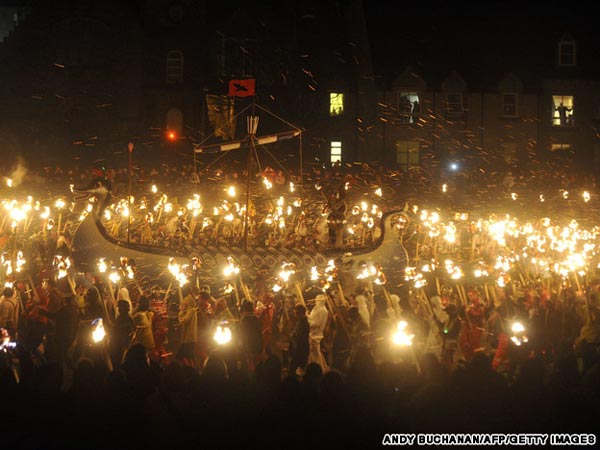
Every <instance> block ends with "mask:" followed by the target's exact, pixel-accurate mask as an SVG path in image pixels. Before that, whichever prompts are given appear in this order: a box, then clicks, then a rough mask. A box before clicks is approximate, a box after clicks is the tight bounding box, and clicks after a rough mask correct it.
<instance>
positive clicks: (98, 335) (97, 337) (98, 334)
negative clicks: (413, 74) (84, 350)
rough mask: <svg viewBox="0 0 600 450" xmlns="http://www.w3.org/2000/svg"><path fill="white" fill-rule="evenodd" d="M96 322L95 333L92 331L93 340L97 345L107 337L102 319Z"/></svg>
mask: <svg viewBox="0 0 600 450" xmlns="http://www.w3.org/2000/svg"><path fill="white" fill-rule="evenodd" d="M94 322H96V326H95V327H94V331H92V339H93V340H94V342H95V343H96V344H97V343H99V342H102V341H103V340H104V338H105V337H106V331H105V330H104V324H103V323H102V319H96V320H95V321H94Z"/></svg>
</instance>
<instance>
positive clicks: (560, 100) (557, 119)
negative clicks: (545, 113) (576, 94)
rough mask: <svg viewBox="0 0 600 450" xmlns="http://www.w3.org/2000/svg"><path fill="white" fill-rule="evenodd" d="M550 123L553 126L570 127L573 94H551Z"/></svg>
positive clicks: (571, 123) (571, 122)
mask: <svg viewBox="0 0 600 450" xmlns="http://www.w3.org/2000/svg"><path fill="white" fill-rule="evenodd" d="M552 125H553V126H555V127H572V126H573V125H574V123H573V96H571V95H553V96H552Z"/></svg>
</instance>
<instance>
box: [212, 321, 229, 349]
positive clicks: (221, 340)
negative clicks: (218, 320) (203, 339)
mask: <svg viewBox="0 0 600 450" xmlns="http://www.w3.org/2000/svg"><path fill="white" fill-rule="evenodd" d="M231 339H232V335H231V329H230V328H229V326H228V325H227V324H223V325H217V329H216V331H215V334H214V336H213V340H214V341H215V342H216V343H217V344H219V345H226V344H229V343H230V342H231Z"/></svg>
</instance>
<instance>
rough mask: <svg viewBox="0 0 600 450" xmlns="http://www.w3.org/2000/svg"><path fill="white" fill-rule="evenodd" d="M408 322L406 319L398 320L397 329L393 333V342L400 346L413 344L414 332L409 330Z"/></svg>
mask: <svg viewBox="0 0 600 450" xmlns="http://www.w3.org/2000/svg"><path fill="white" fill-rule="evenodd" d="M407 328H408V323H407V322H405V321H404V320H401V321H400V322H398V325H397V327H396V331H395V332H394V333H393V334H392V342H393V343H394V344H395V345H397V346H399V347H410V346H412V345H413V339H414V337H415V335H414V334H412V333H411V334H409V333H408V332H407Z"/></svg>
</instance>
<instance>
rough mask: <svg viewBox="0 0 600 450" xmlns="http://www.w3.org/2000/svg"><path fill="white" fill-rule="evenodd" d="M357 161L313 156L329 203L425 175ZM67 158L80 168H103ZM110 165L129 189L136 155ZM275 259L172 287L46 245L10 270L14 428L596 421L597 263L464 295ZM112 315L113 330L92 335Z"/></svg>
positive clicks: (348, 429) (49, 442) (5, 368)
mask: <svg viewBox="0 0 600 450" xmlns="http://www.w3.org/2000/svg"><path fill="white" fill-rule="evenodd" d="M189 169H190V168H189V167H188V168H187V171H186V172H185V174H184V173H182V172H181V171H180V170H179V169H177V170H175V171H174V172H173V173H171V171H170V169H169V170H167V169H165V171H166V172H165V173H163V176H164V177H166V178H164V180H167V179H170V180H173V181H172V182H173V188H174V189H176V187H175V185H177V184H178V183H179V184H182V181H181V180H188V181H186V183H187V182H191V183H192V184H197V183H198V182H199V183H200V184H203V183H204V181H205V180H204V178H203V177H202V176H200V177H199V179H196V177H193V179H191V181H190V179H189V175H190V173H193V171H192V170H189ZM155 172H157V173H154V172H152V171H150V172H148V173H147V174H145V173H142V171H139V172H138V175H137V178H138V181H136V183H141V182H142V181H143V180H144V179H145V178H144V176H145V175H147V177H148V180H147V181H148V182H149V183H151V182H155V178H154V177H157V176H158V175H159V174H158V171H155ZM350 172H352V171H350V170H349V169H348V170H346V169H345V168H343V167H341V166H340V167H333V168H330V169H328V170H322V169H319V167H315V170H314V171H313V173H312V174H311V176H312V177H313V179H312V180H311V184H317V183H318V184H320V185H321V186H323V187H324V188H325V191H327V193H328V194H329V195H325V196H324V197H323V196H322V197H321V199H320V203H319V204H318V205H317V209H318V210H320V212H322V211H326V212H327V213H328V214H329V215H332V214H333V213H334V212H335V211H336V208H337V207H339V205H340V203H343V198H340V197H343V195H344V194H343V190H340V189H339V186H344V185H345V184H346V183H349V184H350V185H352V184H354V185H355V186H356V185H357V184H358V185H363V186H366V185H368V186H385V185H386V181H385V177H389V180H392V181H390V183H392V184H393V183H394V182H396V183H398V184H404V186H405V187H406V186H413V187H414V186H416V185H417V184H418V183H416V182H414V183H408V182H407V181H406V180H407V179H406V178H404V179H398V180H396V178H395V176H394V174H390V173H386V172H384V171H383V170H376V169H372V168H370V167H369V166H366V167H365V166H360V168H359V169H358V170H357V171H356V172H357V173H350ZM363 172H365V173H366V174H367V175H364V176H363V177H361V176H360V174H361V173H363ZM72 175H73V177H74V179H73V181H75V179H78V180H79V181H80V182H81V183H83V182H84V181H87V180H89V179H91V177H92V176H96V175H100V174H86V175H85V176H83V177H82V176H80V175H79V174H76V173H75V172H73V174H72ZM103 175H105V174H103ZM113 175H114V177H113V182H114V184H115V186H116V192H117V193H118V192H119V191H120V192H121V194H123V193H124V192H126V190H127V187H126V183H125V181H126V178H125V175H126V172H125V173H124V172H123V171H121V173H120V174H119V173H118V172H117V173H114V174H113ZM56 176H58V177H59V178H62V177H63V176H65V174H64V173H63V174H62V175H61V174H58V175H56ZM239 176H240V177H241V178H244V174H243V172H240V175H239ZM278 176H279V177H281V176H284V177H285V175H284V174H283V173H281V174H278V173H277V172H275V173H274V177H275V178H274V179H273V181H274V182H275V183H274V184H275V185H277V184H279V188H280V189H281V190H283V189H285V188H284V186H285V185H286V183H289V181H290V178H286V180H285V181H281V180H280V183H277V182H276V178H277V177H278ZM377 176H379V177H380V179H377V178H376V177H377ZM416 177H417V178H418V179H419V180H421V178H420V177H421V176H420V175H418V176H416ZM511 177H512V174H511ZM211 178H213V177H211ZM214 178H215V179H213V180H209V181H210V184H209V186H211V187H207V189H214V190H215V192H216V191H220V190H222V189H223V187H224V186H228V185H229V184H230V183H231V182H232V180H234V179H235V178H236V177H235V175H234V174H233V172H225V171H222V170H221V172H220V173H219V172H215V173H214ZM140 180H142V181H140ZM176 180H180V181H176ZM389 180H388V181H389ZM421 181H422V180H421ZM421 181H419V182H421ZM429 181H430V180H429ZM591 182H592V181H590V183H591ZM499 183H501V184H502V185H503V186H504V187H505V188H506V191H507V192H509V191H510V190H511V189H513V188H514V184H515V183H516V181H515V180H514V179H513V180H512V183H511V180H510V179H509V178H508V177H507V175H503V178H502V180H501V181H500V182H499ZM165 184H166V185H168V183H166V181H165ZM508 184H510V186H508ZM207 185H208V183H207ZM328 186H335V189H329V188H328ZM568 186H572V184H571V185H569V184H566V185H565V186H564V188H566V187H568ZM411 189H412V188H411ZM436 192H437V188H436ZM208 195H210V194H208ZM319 195H320V194H319ZM342 213H346V214H349V212H348V211H343V212H342ZM333 231H334V233H333V234H330V242H331V241H333V243H332V244H331V245H332V246H334V247H335V246H336V245H337V244H336V243H335V238H336V237H337V235H336V234H335V229H334V230H333ZM330 232H331V227H330ZM331 238H334V239H331ZM140 239H141V237H140ZM68 241H69V236H68V233H67V236H58V235H56V234H55V235H54V240H52V239H46V240H44V245H46V246H49V247H54V248H55V247H58V248H56V251H54V248H53V249H52V250H47V251H46V252H45V253H46V254H48V255H49V254H52V253H59V254H61V255H64V256H68V251H69V248H68V247H69V245H68ZM10 242H11V241H10V240H7V241H6V242H5V244H4V245H10ZM294 242H296V241H294ZM230 243H231V242H228V244H230ZM342 245H343V244H342ZM301 248H302V249H304V250H306V248H307V247H306V246H304V244H302V247H301ZM40 253H41V252H40ZM271 275H272V274H270V273H269V272H268V267H264V268H261V269H260V270H258V271H257V273H256V275H255V276H254V277H253V278H251V279H246V280H244V281H245V285H243V286H242V284H241V283H240V284H239V286H238V285H236V286H235V287H236V288H235V289H223V290H219V291H218V292H216V291H213V290H211V288H210V287H208V286H203V285H202V283H201V281H200V280H196V279H193V278H192V279H191V280H190V283H189V284H187V285H185V286H183V287H181V288H177V287H172V285H169V288H167V289H165V287H164V286H161V285H159V284H155V285H148V283H145V282H144V280H143V274H141V273H139V274H136V276H135V277H134V278H127V277H122V278H121V279H122V280H123V281H121V282H120V283H121V284H116V285H113V284H111V283H110V282H108V281H107V280H106V278H105V277H103V276H102V275H101V274H100V273H85V274H77V273H76V272H75V271H74V270H73V269H71V270H69V271H67V272H66V273H59V270H58V269H57V267H56V265H53V264H52V258H47V259H44V258H38V261H37V264H35V265H34V264H32V265H31V269H30V271H29V273H28V277H26V278H19V277H6V281H7V282H8V283H7V284H6V287H5V289H4V290H3V292H2V296H1V298H0V327H1V328H2V329H3V333H4V334H3V340H2V351H1V352H0V356H1V357H2V359H1V363H2V367H1V372H0V376H1V378H2V379H1V380H0V398H1V399H2V402H3V405H4V410H5V412H6V414H7V418H8V421H7V432H6V438H5V442H6V443H7V445H11V446H12V445H13V444H14V445H15V446H21V447H26V448H29V447H36V448H37V447H50V448H52V447H53V446H56V445H57V443H58V442H60V443H61V445H65V443H73V444H74V445H85V446H86V447H92V448H94V447H98V448H100V447H106V446H109V445H112V446H114V445H117V446H121V445H128V446H134V447H136V448H138V447H151V448H152V447H154V446H156V447H159V446H160V447H164V446H165V445H183V444H188V445H189V444H192V443H197V444H203V445H214V446H216V447H219V448H225V447H239V446H248V445H252V446H253V445H261V446H262V447H276V448H280V447H285V448H295V447H305V446H306V445H317V446H322V445H323V444H325V443H330V442H332V443H334V444H335V445H336V446H342V445H345V446H352V447H353V446H357V445H358V446H361V447H364V446H371V445H373V446H374V445H380V444H381V438H382V437H383V434H384V433H389V432H541V431H550V430H551V431H552V432H574V431H577V432H588V433H589V432H594V429H595V428H594V426H593V424H594V423H595V421H596V420H597V419H598V417H600V414H599V413H600V407H599V405H600V389H599V387H600V380H599V375H600V353H599V349H600V282H597V281H595V279H594V278H593V277H591V278H590V281H589V282H588V283H587V284H584V285H583V286H579V288H580V289H576V288H575V287H571V286H568V285H564V286H563V287H561V288H560V289H556V290H553V289H549V288H548V286H547V285H545V284H544V283H542V282H541V281H540V280H532V281H531V282H527V283H511V284H508V285H506V286H504V287H499V286H495V287H494V288H493V289H494V294H493V295H491V293H490V292H489V291H488V288H487V287H486V288H485V291H484V289H483V288H482V286H481V285H480V284H477V283H472V284H471V285H470V286H469V289H468V290H467V295H466V297H462V296H461V292H460V289H459V287H458V285H454V286H453V285H451V284H443V285H441V286H436V285H435V284H434V283H430V284H429V285H428V286H427V287H426V288H425V289H422V290H417V289H412V288H410V287H408V285H403V286H386V287H382V286H378V285H375V286H374V285H373V283H369V282H367V281H360V280H356V279H348V278H345V277H344V274H341V273H340V274H339V278H338V279H337V280H336V282H335V283H332V285H331V286H329V287H328V288H326V289H323V286H319V285H316V286H310V285H309V284H307V285H305V286H304V289H302V290H300V291H299V289H298V287H297V285H296V284H295V283H294V282H293V281H292V282H290V283H289V284H286V285H285V286H283V287H282V289H281V290H279V291H278V292H274V291H273V290H272V289H271V286H270V285H269V283H268V280H269V277H270V276H271ZM233 283H234V284H235V283H236V282H235V281H233ZM98 319H101V322H100V321H99V320H98ZM402 323H403V324H404V325H403V326H404V327H406V328H403V329H402V330H400V328H399V326H400V325H399V324H402ZM515 323H518V324H519V325H520V327H519V328H515V327H514V326H513V325H514V324H515ZM100 329H102V330H103V331H105V333H106V335H105V336H104V335H100V336H99V337H96V334H95V333H97V332H98V331H99V330H100ZM399 333H402V336H401V337H402V339H399V338H398V334H399ZM223 336H225V337H223Z"/></svg>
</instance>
